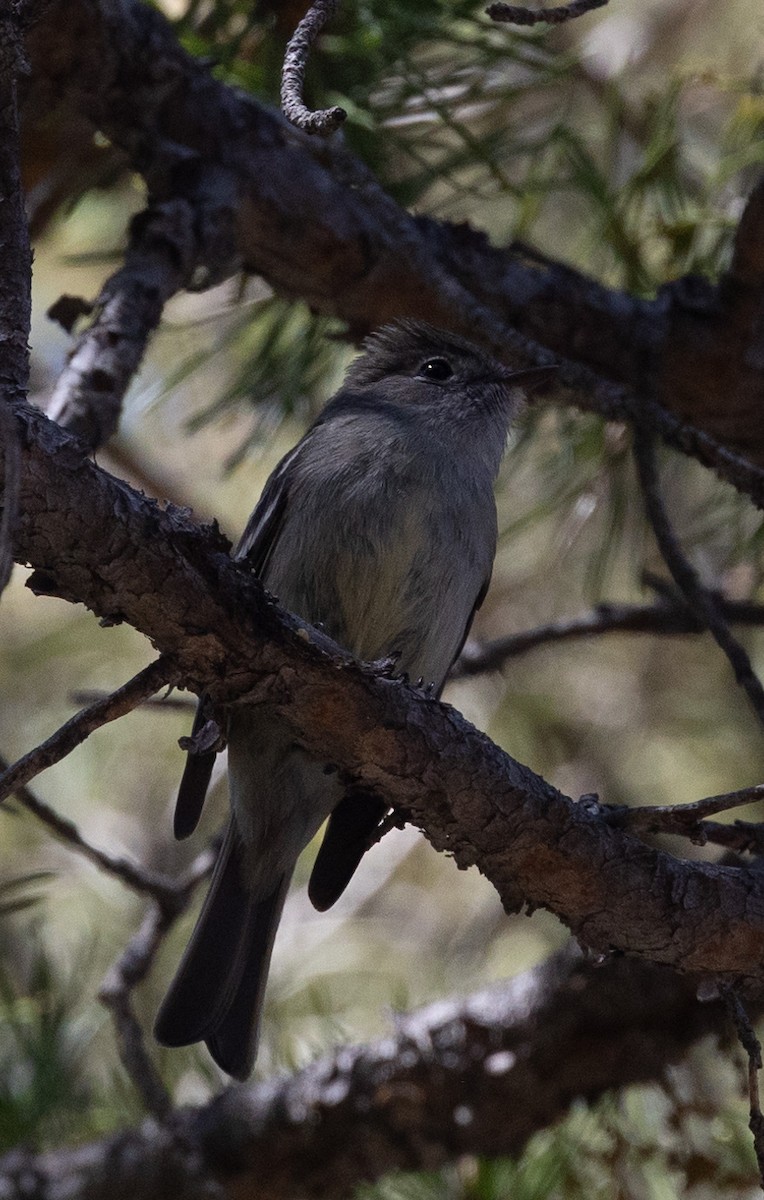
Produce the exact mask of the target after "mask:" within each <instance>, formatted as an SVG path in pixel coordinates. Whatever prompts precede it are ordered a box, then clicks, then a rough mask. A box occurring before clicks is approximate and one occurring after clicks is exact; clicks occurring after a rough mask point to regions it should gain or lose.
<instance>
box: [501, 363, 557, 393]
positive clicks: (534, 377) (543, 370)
mask: <svg viewBox="0 0 764 1200" xmlns="http://www.w3.org/2000/svg"><path fill="white" fill-rule="evenodd" d="M558 370H559V367H558V366H557V364H556V363H553V364H552V365H551V366H548V367H524V368H523V369H522V370H520V371H513V370H511V369H510V368H509V367H506V368H505V371H504V376H503V378H504V381H505V383H508V384H509V385H510V387H521V388H522V389H523V390H524V391H526V392H535V390H536V388H539V387H543V385H544V384H545V383H549V382H551V380H552V379H554V377H555V375H556V374H557V372H558Z"/></svg>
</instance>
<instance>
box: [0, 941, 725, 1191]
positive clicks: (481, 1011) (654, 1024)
mask: <svg viewBox="0 0 764 1200" xmlns="http://www.w3.org/2000/svg"><path fill="white" fill-rule="evenodd" d="M719 1019H720V1005H719V1003H718V1002H712V1003H707V1004H701V1003H700V1002H699V1001H698V1000H697V998H696V994H695V987H694V986H693V985H692V984H691V982H690V981H689V980H687V979H682V978H680V977H678V976H676V975H675V974H673V973H672V972H670V971H666V970H663V969H660V968H656V967H651V966H648V965H647V964H645V963H638V962H635V961H631V960H626V959H611V960H609V961H608V962H607V963H605V964H604V965H603V966H601V967H594V966H593V965H592V964H591V963H589V962H585V961H582V959H581V956H580V955H577V954H575V953H573V952H571V951H565V952H563V953H562V954H559V955H557V956H555V957H554V958H553V959H552V960H550V962H548V963H545V964H544V965H543V966H541V967H538V968H536V969H535V970H534V971H531V972H528V973H527V974H526V975H523V976H520V977H518V978H517V979H514V980H512V981H510V982H508V983H504V984H500V985H495V986H494V987H491V988H488V989H486V990H484V991H482V992H479V993H477V994H475V995H473V996H470V997H467V998H466V999H456V1000H447V1001H439V1002H438V1003H436V1004H434V1005H432V1006H430V1007H428V1008H425V1009H422V1010H421V1011H419V1012H415V1013H411V1014H408V1015H405V1016H399V1017H398V1018H397V1019H396V1021H395V1030H394V1033H393V1034H392V1035H391V1036H389V1037H387V1038H385V1039H384V1041H381V1042H377V1043H373V1044H371V1045H367V1046H356V1047H343V1048H342V1049H340V1050H337V1051H336V1052H334V1053H332V1054H330V1055H328V1056H326V1057H325V1058H322V1059H319V1061H318V1062H316V1063H314V1064H313V1065H312V1066H309V1067H307V1068H306V1069H305V1070H303V1071H301V1072H299V1073H298V1074H296V1075H294V1076H292V1077H288V1078H286V1079H284V1078H282V1079H277V1080H272V1081H269V1082H267V1083H262V1084H252V1085H247V1086H243V1087H236V1088H231V1089H229V1090H227V1091H225V1092H223V1093H222V1095H220V1096H219V1097H217V1098H216V1099H215V1100H213V1101H212V1103H211V1104H209V1105H207V1106H206V1107H204V1108H202V1109H197V1110H188V1109H186V1110H184V1111H181V1112H180V1113H177V1114H176V1115H175V1116H174V1117H173V1118H172V1120H171V1123H170V1124H169V1125H168V1126H158V1125H157V1124H156V1122H154V1121H151V1122H147V1123H146V1124H145V1125H143V1126H142V1127H141V1128H139V1129H137V1130H133V1131H131V1132H128V1133H124V1134H120V1135H119V1136H118V1137H116V1138H111V1139H106V1140H104V1141H103V1142H100V1143H93V1144H91V1145H89V1146H83V1147H79V1148H76V1149H73V1150H61V1151H57V1152H55V1153H51V1154H45V1155H39V1156H36V1155H34V1154H31V1153H29V1152H27V1151H23V1150H22V1151H17V1152H14V1153H13V1154H12V1155H8V1156H6V1157H5V1158H4V1159H2V1160H0V1186H2V1187H3V1194H4V1195H8V1196H9V1197H12V1198H13V1200H15V1198H16V1197H19V1200H20V1197H21V1196H22V1194H25V1193H22V1190H21V1189H22V1181H23V1180H24V1179H30V1178H33V1179H34V1180H35V1189H36V1190H35V1196H36V1197H37V1198H38V1200H63V1197H64V1196H71V1195H87V1196H88V1197H90V1200H100V1198H101V1197H104V1198H105V1200H108V1197H109V1196H111V1195H113V1189H114V1179H115V1178H118V1179H119V1180H120V1185H121V1187H122V1188H123V1189H124V1190H125V1191H126V1192H127V1191H128V1190H129V1194H130V1196H131V1197H132V1200H144V1198H145V1200H148V1198H149V1197H152V1198H153V1197H155V1196H157V1195H159V1194H161V1195H168V1196H169V1195H172V1196H173V1197H176V1198H177V1200H191V1198H193V1200H196V1198H197V1197H199V1198H201V1197H202V1196H207V1197H208V1196H209V1195H210V1191H209V1190H205V1189H213V1194H214V1195H219V1196H221V1197H231V1198H232V1200H233V1197H236V1196H244V1195H248V1194H251V1193H252V1191H253V1190H254V1191H256V1192H257V1194H258V1195H261V1196H268V1197H269V1200H281V1198H282V1197H283V1198H284V1200H286V1198H287V1197H290V1198H293V1197H295V1196H298V1197H318V1196H322V1197H324V1198H325V1200H335V1198H336V1200H340V1198H341V1197H345V1196H349V1195H350V1194H351V1193H353V1192H354V1191H355V1189H356V1187H357V1185H358V1184H359V1183H361V1182H363V1181H368V1180H372V1179H377V1178H379V1177H380V1176H381V1175H383V1174H386V1173H389V1172H390V1171H394V1170H423V1169H428V1170H432V1169H434V1168H436V1167H438V1166H440V1165H442V1164H444V1163H446V1162H449V1161H452V1160H453V1159H454V1158H456V1157H457V1156H459V1155H463V1154H481V1155H491V1156H495V1155H514V1154H517V1153H518V1152H519V1151H520V1150H521V1149H522V1147H523V1146H524V1145H525V1143H526V1142H527V1140H528V1138H529V1137H530V1136H531V1134H532V1133H534V1132H535V1131H536V1130H538V1129H541V1128H547V1127H548V1126H549V1125H550V1124H551V1123H552V1122H554V1121H555V1120H557V1119H558V1118H559V1117H560V1116H561V1115H562V1114H563V1113H564V1112H565V1111H566V1110H567V1108H568V1107H569V1105H570V1104H571V1102H572V1101H574V1100H575V1099H577V1098H578V1097H584V1098H586V1099H589V1100H593V1099H595V1098H596V1097H597V1096H599V1095H601V1094H602V1093H603V1091H604V1090H606V1089H609V1088H613V1087H620V1086H623V1085H624V1084H626V1083H632V1082H637V1081H647V1080H652V1079H661V1078H662V1077H663V1074H664V1071H665V1067H666V1064H667V1063H670V1062H674V1061H676V1060H678V1059H679V1058H681V1057H682V1055H684V1054H685V1053H686V1051H687V1049H688V1048H689V1047H690V1046H691V1045H692V1044H693V1043H694V1042H696V1041H697V1040H698V1039H699V1038H701V1037H703V1036H704V1035H705V1034H707V1033H710V1032H716V1031H717V1030H718V1026H719ZM595 1047H596V1050H595V1049H593V1048H595ZM298 1159H299V1162H300V1176H299V1179H298V1177H297V1176H296V1174H295V1169H294V1163H295V1162H296V1161H297V1160H298Z"/></svg>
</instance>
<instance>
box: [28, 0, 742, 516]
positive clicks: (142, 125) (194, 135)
mask: <svg viewBox="0 0 764 1200" xmlns="http://www.w3.org/2000/svg"><path fill="white" fill-rule="evenodd" d="M64 18H65V19H64ZM29 49H30V55H31V60H32V63H33V80H32V86H31V87H30V92H29V105H28V114H29V117H30V119H31V118H32V116H33V114H34V113H38V114H40V115H45V116H46V117H48V116H49V114H50V112H51V110H52V109H54V108H55V107H56V106H63V107H64V108H65V109H66V111H67V112H69V113H71V112H74V113H76V114H77V116H78V117H79V118H80V119H83V118H84V119H86V120H88V121H90V122H91V124H92V126H93V127H94V128H99V129H101V130H103V131H104V132H105V133H106V134H107V136H108V137H109V139H110V140H111V142H112V143H113V144H114V145H116V146H118V147H120V148H121V149H122V151H123V153H124V154H125V156H126V159H127V161H129V162H130V163H131V164H132V166H133V167H134V168H135V169H137V170H140V171H141V172H142V173H143V175H144V177H145V178H146V180H147V183H148V185H149V190H150V193H151V195H152V197H153V199H154V201H155V202H159V201H162V200H164V199H167V198H168V197H171V198H175V199H177V198H178V197H179V196H180V195H181V194H182V189H183V187H184V186H186V187H187V188H190V189H193V186H194V185H195V181H196V173H198V172H199V171H200V170H202V168H203V173H204V175H205V177H206V179H207V181H208V182H207V185H206V197H207V204H208V210H209V209H215V210H216V212H217V214H218V217H219V225H220V227H221V228H222V226H223V225H224V223H225V219H226V218H227V219H228V221H229V223H230V226H231V236H232V241H235V243H236V245H237V247H238V253H237V254H236V255H233V256H231V255H228V256H223V259H224V261H225V263H226V267H227V270H228V271H229V272H230V271H231V270H234V269H236V267H237V265H242V266H243V267H244V268H245V269H247V270H250V271H255V272H257V273H259V274H261V275H263V276H264V277H265V278H266V279H267V280H268V281H269V282H270V283H271V284H272V285H273V286H274V288H275V289H276V290H277V291H278V292H280V293H281V294H282V295H286V296H299V297H301V298H303V299H304V300H306V301H307V303H308V304H310V305H311V306H312V307H313V308H314V309H316V310H317V311H321V312H325V313H333V314H336V315H338V316H340V317H342V318H344V319H345V320H346V321H347V322H348V325H349V327H350V330H351V332H352V333H353V334H357V333H361V332H365V331H367V330H368V329H370V328H372V327H374V326H376V325H380V324H382V323H384V322H385V321H388V320H390V319H391V318H394V317H397V316H400V315H402V314H408V315H410V316H420V317H426V318H427V319H429V320H430V321H432V322H434V323H436V324H441V325H444V326H448V327H452V328H455V329H458V330H461V331H462V332H466V333H468V334H471V335H472V336H473V337H475V338H477V339H482V340H484V341H488V342H489V343H491V344H492V345H493V346H494V347H495V348H498V349H499V350H500V351H501V352H502V353H503V354H504V357H505V358H507V359H510V360H512V361H514V362H516V363H518V365H525V364H527V363H529V362H543V361H549V360H550V358H551V357H553V356H554V357H561V358H562V359H563V360H567V361H568V365H567V366H566V367H565V369H564V370H563V371H561V373H560V376H559V386H558V388H557V394H558V397H559V398H560V399H567V400H571V401H573V402H575V403H577V404H580V405H582V406H584V407H588V408H594V409H596V410H598V411H600V412H603V413H604V414H605V415H607V416H610V417H618V418H624V417H629V416H632V415H633V413H634V412H635V411H636V409H635V397H636V396H637V395H639V394H640V393H644V394H645V395H646V396H647V397H648V398H652V400H653V401H654V402H658V404H659V406H658V407H656V408H655V409H654V411H653V415H652V422H653V424H654V425H655V427H656V429H657V431H658V432H659V433H660V434H661V436H662V437H664V438H666V439H667V440H669V441H670V442H671V443H672V444H673V445H675V446H678V447H679V448H680V449H682V450H683V451H684V452H685V453H689V454H692V455H694V456H696V457H698V458H699V459H700V460H701V461H703V462H706V463H708V464H710V465H713V466H715V467H716V468H717V469H718V470H719V471H720V472H721V473H722V474H723V475H724V476H725V478H728V479H730V480H732V481H733V482H734V483H735V485H736V486H738V487H741V488H743V489H744V490H746V491H748V492H749V493H750V494H751V495H754V496H755V497H756V499H757V502H759V503H762V502H764V480H763V478H762V476H761V474H760V473H756V472H752V470H751V461H753V462H761V461H764V410H762V407H761V406H760V405H759V404H758V403H756V404H754V403H753V398H754V397H759V396H760V395H761V390H762V382H763V376H764V366H763V365H762V364H761V363H760V361H759V357H760V356H757V354H756V352H755V345H754V342H755V331H756V329H757V328H759V324H760V317H761V311H762V305H763V304H764V301H763V299H762V281H761V279H760V278H758V277H757V278H756V279H755V280H751V279H750V278H747V279H746V280H745V281H742V280H741V278H740V274H739V272H736V270H734V269H733V270H732V271H731V273H730V275H729V276H728V277H726V278H725V279H724V280H722V282H721V284H720V286H719V287H718V288H714V287H712V286H711V284H704V283H702V282H701V283H699V282H698V281H697V280H690V281H681V280H680V281H678V282H677V284H675V285H670V286H668V287H667V288H666V289H664V290H663V291H662V292H661V294H660V296H659V297H657V298H656V299H655V300H654V301H646V300H641V299H637V298H634V297H631V296H628V295H625V294H623V293H619V292H616V291H613V290H609V289H607V288H605V287H602V286H601V285H599V284H597V283H596V282H595V281H593V280H591V279H588V278H586V277H585V276H583V275H581V274H579V273H577V272H575V271H573V270H571V269H570V268H567V267H564V266H561V265H560V264H557V263H553V262H549V261H547V260H545V259H544V258H543V257H542V256H540V255H538V254H535V253H533V252H530V251H527V250H525V249H524V248H522V247H516V248H510V249H509V250H507V249H496V248H494V247H492V246H490V245H489V243H488V241H487V239H486V238H485V236H484V235H483V234H481V233H479V232H477V231H475V230H472V229H470V228H469V227H468V226H467V225H458V226H454V225H449V224H447V223H439V222H435V221H432V220H430V219H428V218H415V217H412V216H410V215H409V214H408V213H406V212H405V211H403V210H402V209H400V208H399V207H398V206H397V205H396V204H395V203H394V202H393V200H392V199H391V198H390V197H389V196H387V195H386V194H385V193H384V192H383V190H382V189H381V188H380V186H379V184H378V183H377V181H376V180H375V179H374V178H373V177H372V176H371V175H370V174H369V172H368V171H367V170H366V169H365V168H364V167H363V165H362V164H361V163H359V162H358V160H356V159H354V158H353V157H352V156H351V155H350V154H349V153H348V152H347V151H346V150H345V149H344V148H343V147H342V145H341V144H338V145H334V144H331V145H327V144H326V143H322V144H321V145H320V146H319V147H316V146H315V145H314V144H313V142H312V140H311V139H310V137H308V136H306V135H304V134H301V133H300V132H299V131H297V130H294V129H293V128H291V127H290V126H289V125H288V124H287V123H286V122H285V121H284V120H283V119H281V118H280V117H278V116H276V115H275V114H273V113H271V112H269V111H266V110H265V109H264V108H263V107H262V106H260V105H258V104H257V103H255V102H254V101H253V100H251V99H248V98H247V97H245V96H243V95H242V94H241V93H238V92H234V91H233V90H231V89H228V88H226V87H225V86H224V85H222V84H220V83H218V82H217V81H216V80H214V79H213V78H212V76H211V75H210V73H209V70H208V68H207V66H205V65H203V64H200V63H196V62H194V61H193V60H192V59H190V58H189V57H188V56H187V55H186V54H185V53H184V52H183V51H182V50H181V49H180V48H179V47H178V46H177V43H176V42H175V39H174V35H173V32H172V30H171V28H170V26H169V25H168V24H167V23H166V22H165V21H164V19H163V18H162V17H161V15H160V14H159V13H158V12H156V11H154V10H153V9H150V8H149V7H144V6H143V5H141V4H140V3H139V2H138V0H124V2H123V3H121V4H120V5H111V4H106V3H105V2H103V0H67V3H66V4H65V5H63V2H62V0H54V2H53V3H52V4H51V5H50V6H49V8H48V9H47V10H46V14H45V16H44V18H43V19H42V20H41V21H40V22H39V24H38V26H37V27H36V29H35V30H34V31H33V33H32V35H31V36H30V41H29ZM189 181H190V182H189ZM753 203H754V198H752V204H753ZM216 206H217V207H216ZM754 225H755V220H754V219H753V217H751V218H750V219H749V218H748V217H746V218H744V222H743V223H742V224H741V233H740V237H741V238H743V237H744V236H746V237H747V234H746V233H745V230H747V229H750V228H752V227H753V226H754ZM737 257H738V258H739V257H740V255H738V256H737ZM202 258H203V260H204V262H205V264H206V265H207V267H208V269H211V270H212V269H214V268H215V267H217V268H218V269H219V268H220V257H219V256H218V257H216V256H215V255H213V254H212V253H210V252H204V253H203V254H202ZM736 261H737V259H736ZM545 356H546V357H545ZM573 357H575V359H576V363H575V364H574V363H573V362H572V361H571V360H572V358H573ZM720 396H723V397H724V405H723V406H722V405H720V403H719V397H720ZM660 405H663V406H665V408H661V407H660ZM668 409H671V410H672V411H671V412H669V411H667V410H668ZM642 411H643V413H644V411H645V409H644V406H643V408H642ZM686 421H694V422H695V423H696V424H697V426H699V428H698V429H693V428H692V427H689V426H687V425H686V424H685V422H686ZM720 443H724V444H723V445H720ZM740 454H742V455H746V456H748V459H749V460H751V461H746V459H745V458H741V457H740Z"/></svg>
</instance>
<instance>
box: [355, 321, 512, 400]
mask: <svg viewBox="0 0 764 1200" xmlns="http://www.w3.org/2000/svg"><path fill="white" fill-rule="evenodd" d="M363 349H364V352H363V354H361V355H360V356H359V357H358V358H356V359H355V360H354V361H353V362H352V363H351V364H350V367H349V368H348V372H347V377H346V384H348V383H349V384H350V385H351V386H352V385H356V386H361V387H363V386H364V385H367V384H373V383H378V382H379V381H380V380H381V379H385V378H388V377H390V376H396V375H397V376H415V375H416V374H417V372H418V371H419V369H420V367H421V366H422V364H423V363H425V362H426V361H427V360H428V359H435V358H445V359H447V360H448V362H449V363H450V364H451V365H452V366H453V367H454V368H455V370H456V371H457V374H458V375H460V376H461V377H462V379H463V380H465V379H470V378H476V379H486V378H494V379H496V380H501V379H504V378H506V374H507V371H506V368H505V367H503V366H502V365H501V364H500V363H498V362H497V361H496V360H495V359H494V358H491V356H490V355H489V354H485V353H484V352H483V351H482V350H480V349H479V347H477V346H476V345H474V343H473V342H470V341H467V339H466V338H462V337H459V335H458V334H455V333H451V332H449V331H447V330H444V329H436V328H435V327H434V326H433V325H428V324H427V323H426V322H425V321H414V320H410V319H403V320H400V321H395V322H393V323H392V324H390V325H384V326H382V328H381V329H377V330H376V331H375V332H374V333H372V334H370V336H369V337H367V338H366V339H365V341H364V343H363Z"/></svg>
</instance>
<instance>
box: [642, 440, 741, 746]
mask: <svg viewBox="0 0 764 1200" xmlns="http://www.w3.org/2000/svg"><path fill="white" fill-rule="evenodd" d="M634 458H635V461H636V465H637V475H638V478H639V483H640V487H641V489H642V497H643V500H644V504H645V511H646V513H647V517H648V520H649V521H650V524H651V526H652V529H653V533H654V534H655V540H656V542H657V543H658V548H659V549H660V552H661V554H662V556H663V560H664V562H665V563H666V566H667V567H668V569H669V571H670V573H671V577H672V579H673V580H674V582H675V583H676V585H677V587H678V588H679V590H680V592H681V593H682V596H683V597H684V599H685V601H686V603H687V605H688V607H689V608H690V610H691V611H692V612H693V613H694V614H695V616H696V617H697V618H698V620H699V621H701V622H702V623H703V625H704V626H705V627H706V628H707V629H708V631H709V632H710V633H711V635H712V637H713V638H714V640H715V641H716V643H717V645H718V646H719V647H720V649H721V650H722V651H723V653H724V654H725V655H726V656H727V659H728V661H729V663H730V666H731V667H732V669H733V671H734V673H735V679H736V680H737V682H738V684H739V685H740V687H741V688H742V689H743V691H744V692H745V694H746V696H747V697H748V699H749V701H750V703H751V707H752V708H753V710H754V712H755V713H756V716H757V717H758V719H759V721H760V722H761V724H762V725H764V687H762V685H761V681H760V680H759V678H758V676H757V675H756V673H755V671H754V669H753V667H752V665H751V660H750V658H749V656H748V654H747V653H746V651H745V650H744V648H743V646H742V645H741V644H740V642H739V641H738V640H737V638H735V637H734V636H733V634H732V633H731V631H730V628H729V625H728V624H727V621H726V619H725V617H724V615H723V614H722V612H721V609H720V606H719V604H718V602H717V600H716V597H715V596H714V594H713V593H712V592H711V591H710V590H709V589H708V588H706V587H704V585H703V583H702V582H701V580H700V578H699V576H698V574H697V572H696V571H695V569H694V567H693V566H692V565H691V563H690V562H689V561H688V559H687V558H686V556H685V554H684V552H683V550H682V547H681V546H680V544H679V540H678V538H677V536H676V534H675V533H674V530H673V528H672V526H671V522H670V520H669V517H668V513H667V512H666V507H665V505H664V503H663V499H662V497H661V494H660V489H659V485H658V470H657V465H656V459H655V435H654V433H653V432H652V430H651V429H648V428H647V426H646V425H645V424H644V423H642V422H640V421H637V422H636V424H635V426H634Z"/></svg>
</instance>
